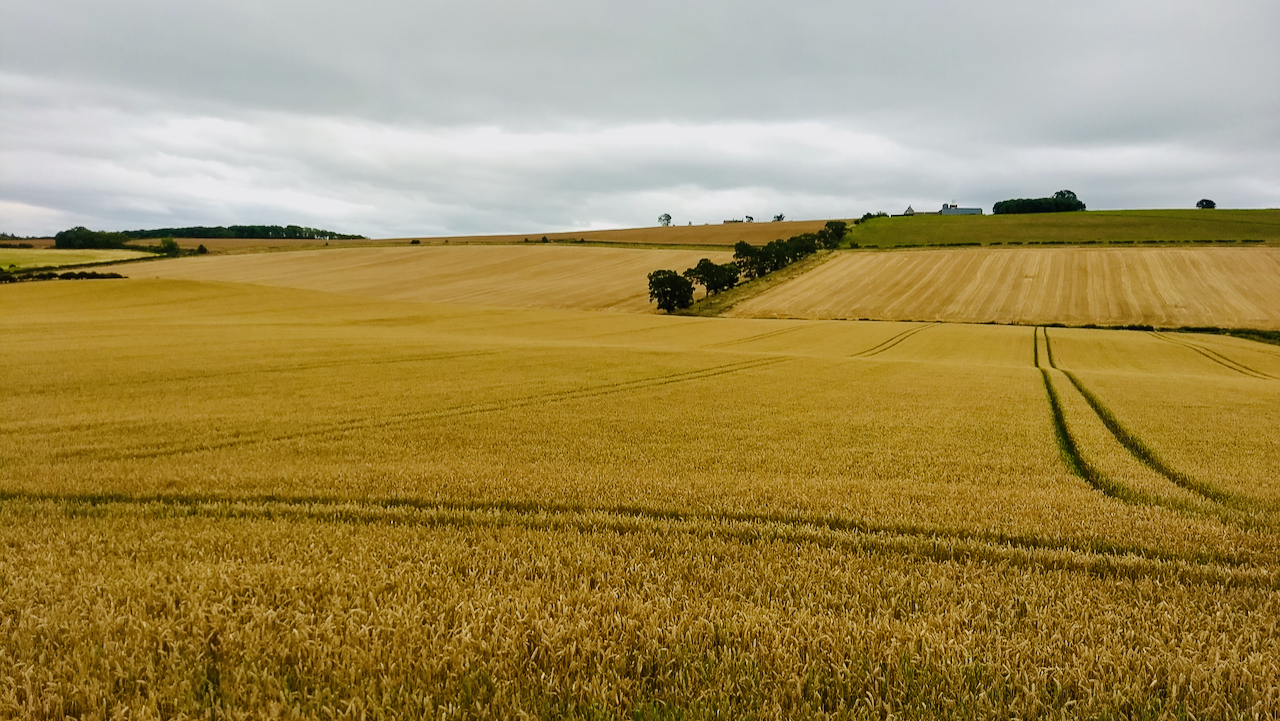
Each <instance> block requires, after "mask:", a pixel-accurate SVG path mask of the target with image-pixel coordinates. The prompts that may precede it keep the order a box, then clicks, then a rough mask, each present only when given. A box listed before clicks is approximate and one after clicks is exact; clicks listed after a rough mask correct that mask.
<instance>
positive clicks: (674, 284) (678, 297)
mask: <svg viewBox="0 0 1280 721" xmlns="http://www.w3.org/2000/svg"><path fill="white" fill-rule="evenodd" d="M649 300H650V301H651V302H653V301H656V302H657V303H658V310H665V311H666V312H668V313H671V312H674V311H676V310H679V309H681V308H688V307H689V306H691V305H693V282H692V281H690V280H689V279H688V278H685V277H683V276H681V275H680V274H679V273H677V272H675V271H674V270H655V271H653V272H652V273H650V274H649Z"/></svg>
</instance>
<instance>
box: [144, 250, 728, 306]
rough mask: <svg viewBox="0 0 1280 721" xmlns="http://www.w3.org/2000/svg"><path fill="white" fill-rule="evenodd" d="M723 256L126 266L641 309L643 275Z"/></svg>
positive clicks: (317, 255)
mask: <svg viewBox="0 0 1280 721" xmlns="http://www.w3.org/2000/svg"><path fill="white" fill-rule="evenodd" d="M701 258H710V259H712V260H714V261H715V262H717V263H727V262H729V261H730V260H731V259H732V256H731V254H729V253H726V252H716V251H710V252H708V251H698V250H653V249H633V248H595V247H587V248H573V247H560V246H542V245H505V246H480V245H477V246H459V247H421V246H405V247H393V248H332V249H328V250H304V251H293V252H287V253H262V254H255V255H249V256H236V255H229V256H205V257H198V258H175V259H172V260H163V261H156V262H153V263H147V264H146V265H145V266H137V267H131V268H129V273H128V274H129V275H130V276H131V277H136V278H169V279H183V280H217V281H231V282H239V283H254V284H258V285H269V286H278V287H285V288H298V289H302V290H323V291H326V292H331V293H342V294H348V295H355V296H363V297H370V298H380V299H386V300H399V301H406V300H409V301H435V302H445V303H473V304H482V305H493V306H512V307H534V308H578V309H583V310H608V311H627V312H649V311H652V310H653V306H652V304H651V303H650V301H649V286H648V279H647V276H648V274H649V273H650V272H651V271H654V270H657V269H659V268H668V269H672V270H676V271H677V272H679V271H683V270H684V269H685V268H689V267H691V266H694V265H696V264H697V263H698V260H699V259H701Z"/></svg>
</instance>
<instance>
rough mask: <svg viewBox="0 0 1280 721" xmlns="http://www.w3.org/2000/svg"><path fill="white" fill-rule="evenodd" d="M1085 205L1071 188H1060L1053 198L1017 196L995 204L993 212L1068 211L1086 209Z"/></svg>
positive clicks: (1002, 213)
mask: <svg viewBox="0 0 1280 721" xmlns="http://www.w3.org/2000/svg"><path fill="white" fill-rule="evenodd" d="M1084 209H1085V205H1084V203H1083V202H1081V201H1080V199H1079V198H1077V197H1076V194H1075V193H1073V192H1072V191H1070V190H1059V191H1058V192H1056V193H1054V194H1053V197H1052V198H1015V199H1013V200H1002V201H1000V202H998V203H996V204H995V207H993V208H992V209H991V212H992V213H994V214H996V215H1014V214H1019V213H1066V212H1071V211H1075V210H1084Z"/></svg>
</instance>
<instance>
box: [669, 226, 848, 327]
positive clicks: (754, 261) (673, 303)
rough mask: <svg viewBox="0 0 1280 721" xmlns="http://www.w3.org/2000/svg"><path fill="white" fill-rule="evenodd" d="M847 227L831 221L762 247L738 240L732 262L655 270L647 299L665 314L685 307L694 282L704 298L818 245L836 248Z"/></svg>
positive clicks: (690, 302)
mask: <svg viewBox="0 0 1280 721" xmlns="http://www.w3.org/2000/svg"><path fill="white" fill-rule="evenodd" d="M848 228H849V226H848V224H847V223H845V222H844V221H842V220H832V221H830V222H828V223H827V224H826V226H825V227H823V228H822V230H819V231H818V232H816V233H803V234H801V235H796V236H792V237H791V238H788V239H787V240H782V239H781V238H779V239H777V240H773V241H770V242H769V243H768V244H766V245H763V246H755V245H752V244H750V243H748V242H746V241H745V240H743V241H739V242H738V243H737V244H736V245H734V246H733V262H732V263H724V264H719V263H715V262H712V261H711V259H710V258H703V259H702V260H700V261H698V264H697V265H695V266H694V267H692V268H689V269H687V270H685V271H684V273H677V272H675V271H674V270H655V271H653V272H652V273H650V274H649V300H650V301H652V302H656V303H657V304H658V309H659V310H664V311H666V312H668V313H671V312H673V311H676V310H679V309H681V308H688V307H689V306H691V305H693V290H694V284H695V283H696V284H698V285H701V286H702V287H703V289H704V290H705V291H706V294H707V297H710V296H713V295H716V294H717V293H723V292H724V291H726V290H729V289H731V288H733V287H735V286H737V285H738V281H739V280H740V279H742V278H746V279H747V280H750V279H752V278H759V277H761V276H764V275H768V274H769V273H772V272H773V271H775V270H781V269H782V268H785V267H787V266H788V265H791V264H792V263H794V262H796V261H797V260H800V259H801V258H804V257H805V256H808V255H813V254H814V253H816V252H818V249H819V248H827V249H834V248H837V247H839V246H840V243H841V241H843V240H844V236H845V233H846V232H847V231H848Z"/></svg>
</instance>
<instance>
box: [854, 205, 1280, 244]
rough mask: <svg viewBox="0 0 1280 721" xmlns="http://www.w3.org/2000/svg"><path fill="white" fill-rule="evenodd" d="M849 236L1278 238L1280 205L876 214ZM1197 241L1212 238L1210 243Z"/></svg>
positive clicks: (932, 240) (1141, 240) (1124, 240)
mask: <svg viewBox="0 0 1280 721" xmlns="http://www.w3.org/2000/svg"><path fill="white" fill-rule="evenodd" d="M849 238H850V239H851V240H852V241H853V242H855V243H857V244H859V245H860V246H864V247H872V248H897V247H903V246H930V245H956V244H960V243H978V244H982V245H992V244H995V243H999V244H1002V245H1017V244H1022V245H1037V244H1038V245H1043V244H1063V245H1081V244H1117V243H1119V244H1134V245H1142V244H1147V245H1152V244H1157V243H1178V244H1192V245H1215V244H1217V241H1230V243H1231V244H1236V245H1240V244H1243V243H1242V241H1245V240H1261V241H1263V242H1264V243H1266V244H1276V243H1278V242H1280V210H1104V211H1086V212H1080V213H1039V214H1030V215H981V216H954V215H952V216H942V215H917V216H913V217H909V218H908V217H896V218H876V219H874V220H871V221H869V222H865V223H859V224H858V225H857V226H855V227H854V228H853V230H852V232H851V234H850V235H849ZM1197 241H1210V242H1209V243H1204V242H1200V243H1197Z"/></svg>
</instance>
